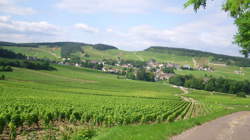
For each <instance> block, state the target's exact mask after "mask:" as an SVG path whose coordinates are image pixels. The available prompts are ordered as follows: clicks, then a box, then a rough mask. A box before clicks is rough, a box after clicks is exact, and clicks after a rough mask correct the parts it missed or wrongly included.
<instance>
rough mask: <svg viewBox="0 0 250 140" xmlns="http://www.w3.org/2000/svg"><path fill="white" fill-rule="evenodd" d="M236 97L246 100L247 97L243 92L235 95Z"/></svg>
mask: <svg viewBox="0 0 250 140" xmlns="http://www.w3.org/2000/svg"><path fill="white" fill-rule="evenodd" d="M236 96H237V97H242V98H246V97H247V95H246V93H245V92H239V93H237V94H236Z"/></svg>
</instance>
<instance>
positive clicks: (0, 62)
mask: <svg viewBox="0 0 250 140" xmlns="http://www.w3.org/2000/svg"><path fill="white" fill-rule="evenodd" d="M0 66H1V69H0V71H12V68H11V67H10V66H12V67H21V68H28V69H34V70H55V68H53V67H52V66H50V64H49V62H48V61H29V60H16V59H0Z"/></svg>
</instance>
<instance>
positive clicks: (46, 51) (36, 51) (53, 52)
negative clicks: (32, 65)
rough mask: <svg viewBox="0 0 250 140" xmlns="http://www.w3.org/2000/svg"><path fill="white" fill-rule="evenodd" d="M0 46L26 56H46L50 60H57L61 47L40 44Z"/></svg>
mask: <svg viewBox="0 0 250 140" xmlns="http://www.w3.org/2000/svg"><path fill="white" fill-rule="evenodd" d="M0 48H4V49H8V50H11V51H14V52H16V53H21V54H24V55H26V56H33V57H37V58H46V59H50V60H58V59H59V58H60V57H61V48H49V47H47V46H40V47H38V48H32V47H13V46H11V47H9V46H1V47H0Z"/></svg>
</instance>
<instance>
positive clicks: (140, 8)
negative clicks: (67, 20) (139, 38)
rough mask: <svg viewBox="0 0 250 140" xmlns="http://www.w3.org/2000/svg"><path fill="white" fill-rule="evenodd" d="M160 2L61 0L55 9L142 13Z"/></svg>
mask: <svg viewBox="0 0 250 140" xmlns="http://www.w3.org/2000/svg"><path fill="white" fill-rule="evenodd" d="M158 1H162V0H133V1H131V0H61V1H60V2H59V3H58V4H57V7H59V8H62V9H66V10H69V11H73V12H80V13H96V12H114V13H143V12H145V11H146V10H148V9H151V8H154V7H157V6H156V5H160V4H159V3H158Z"/></svg>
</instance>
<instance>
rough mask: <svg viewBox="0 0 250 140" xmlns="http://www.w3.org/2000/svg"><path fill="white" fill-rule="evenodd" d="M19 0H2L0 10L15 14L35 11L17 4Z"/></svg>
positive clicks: (27, 13) (0, 0) (26, 13)
mask: <svg viewBox="0 0 250 140" xmlns="http://www.w3.org/2000/svg"><path fill="white" fill-rule="evenodd" d="M16 1H17V0H0V12H2V13H8V14H14V15H29V14H33V13H35V11H34V10H33V9H32V8H29V7H22V6H18V5H17V2H16Z"/></svg>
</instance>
